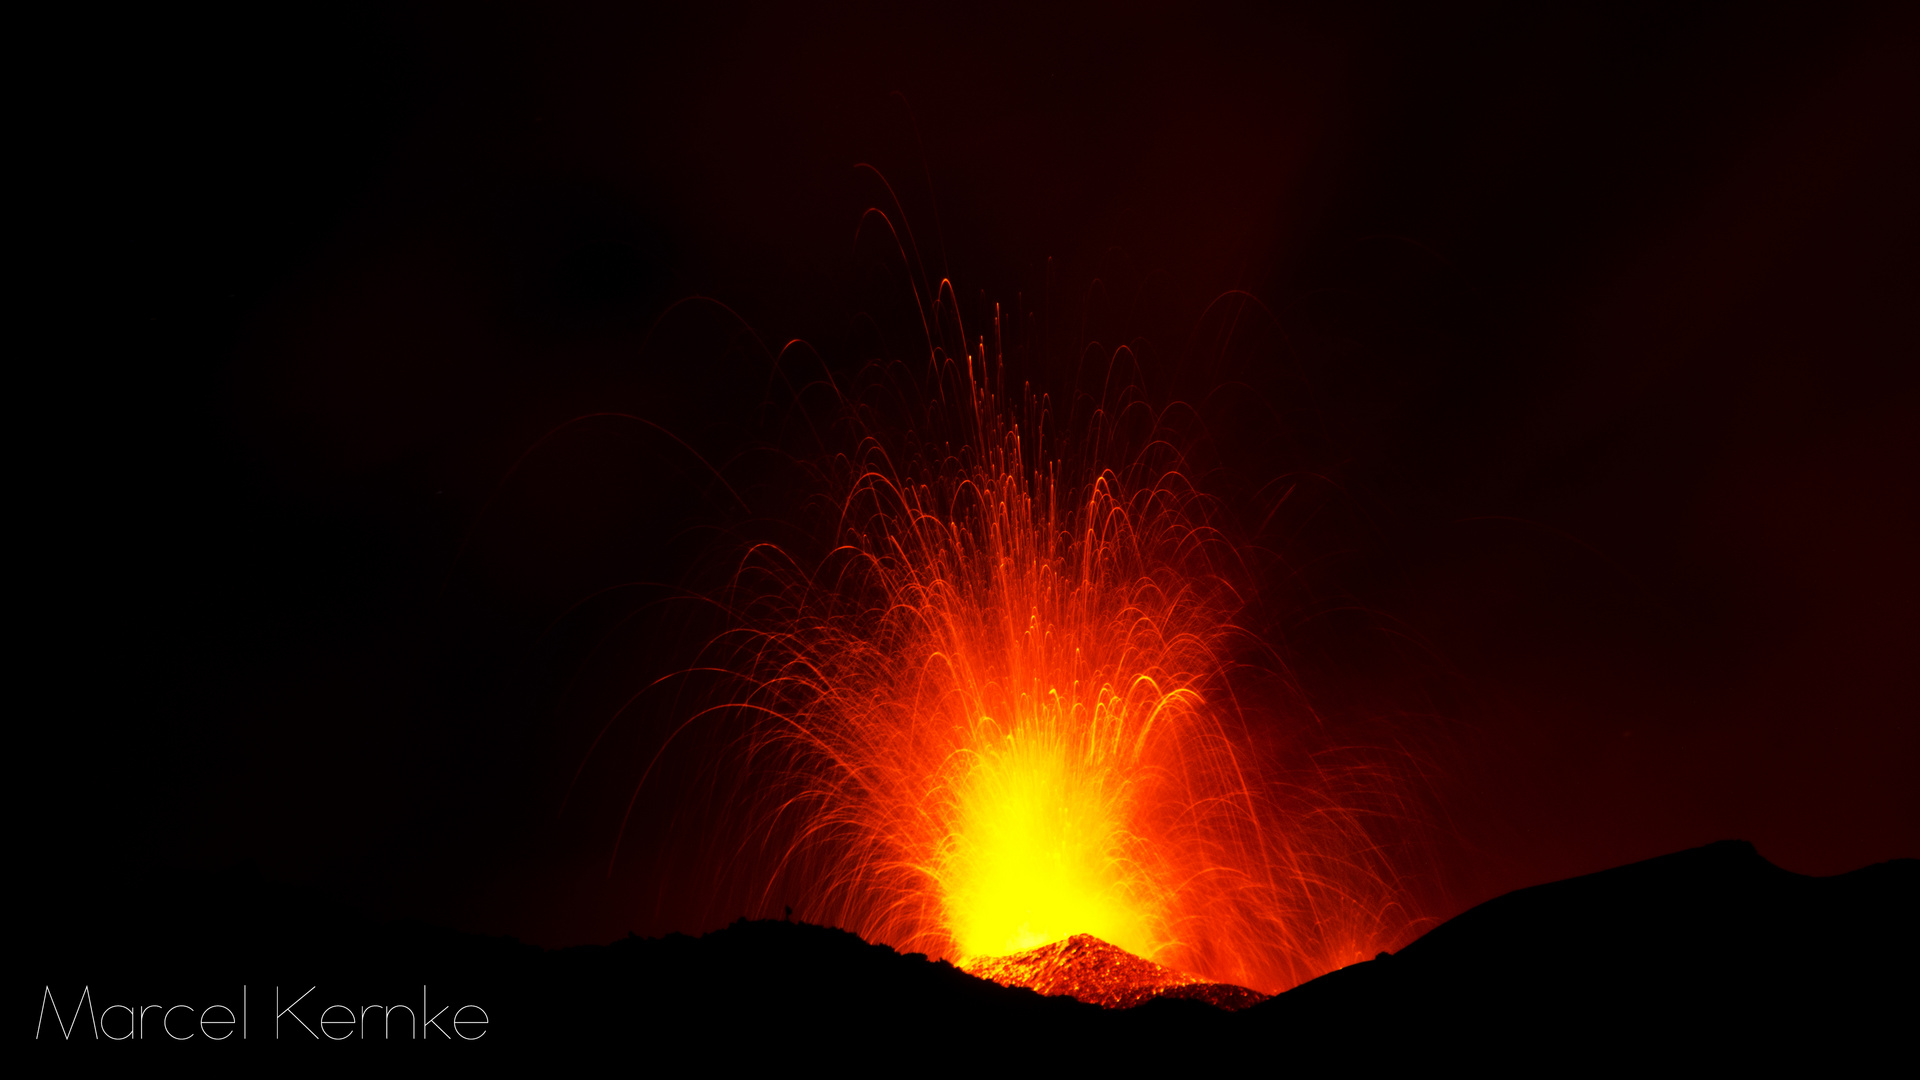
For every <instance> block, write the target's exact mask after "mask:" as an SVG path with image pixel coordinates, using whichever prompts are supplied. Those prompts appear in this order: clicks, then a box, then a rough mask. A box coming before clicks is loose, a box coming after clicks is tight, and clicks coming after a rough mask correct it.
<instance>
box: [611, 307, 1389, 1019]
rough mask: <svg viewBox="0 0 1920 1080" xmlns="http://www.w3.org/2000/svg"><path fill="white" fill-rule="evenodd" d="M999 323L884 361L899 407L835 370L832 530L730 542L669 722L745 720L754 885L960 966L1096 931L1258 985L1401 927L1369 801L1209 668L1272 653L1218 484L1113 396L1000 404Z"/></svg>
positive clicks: (740, 807) (740, 798) (808, 912)
mask: <svg viewBox="0 0 1920 1080" xmlns="http://www.w3.org/2000/svg"><path fill="white" fill-rule="evenodd" d="M937 295H938V296H939V297H940V298H941V301H940V302H939V303H938V304H937V305H936V306H937V307H939V308H940V309H942V319H941V322H942V323H951V325H952V326H954V327H955V328H956V329H958V328H959V326H960V324H959V317H958V305H957V304H956V303H953V301H952V292H951V290H950V287H949V286H947V285H946V283H944V282H943V283H942V286H941V288H940V290H939V291H938V293H937ZM949 316H950V318H949ZM962 333H964V332H963V331H962ZM958 340H959V341H965V340H966V338H965V337H964V336H959V337H958ZM1000 341H1001V327H1000V317H999V314H998V312H997V310H996V312H995V314H994V316H993V318H992V326H991V329H990V331H989V332H988V333H982V334H980V335H979V336H977V337H975V338H974V340H973V342H972V345H971V347H960V348H954V349H952V350H951V351H948V350H946V349H943V348H940V347H938V346H936V347H933V348H932V349H931V350H930V354H931V355H930V359H929V365H928V367H927V369H926V375H925V377H924V378H923V379H921V380H917V381H915V380H906V384H907V388H906V389H905V390H904V391H899V380H896V391H898V396H899V400H901V401H904V402H906V403H907V405H908V406H909V407H908V408H907V409H906V410H905V411H907V412H909V413H910V414H913V415H914V416H915V419H914V422H913V423H912V424H911V425H890V424H883V423H880V422H877V421H876V419H875V417H877V416H878V415H880V413H881V412H882V411H884V410H878V409H876V408H874V407H873V406H872V403H871V402H862V401H855V400H848V399H847V398H845V397H842V396H840V391H839V390H838V388H833V389H832V391H831V392H832V393H833V394H834V395H835V397H836V399H837V401H838V402H839V406H838V408H839V413H840V417H841V419H842V420H843V421H844V422H845V423H847V424H848V425H851V427H850V430H852V431H853V432H854V436H853V437H852V438H850V439H849V441H848V443H847V445H849V446H852V447H855V448H854V449H851V450H848V451H846V452H843V453H841V454H838V455H830V456H831V457H832V460H833V463H834V464H833V467H832V468H831V469H829V470H827V471H829V472H831V473H833V474H834V475H835V476H837V477H838V478H839V479H838V480H837V481H836V483H837V485H838V488H837V490H838V494H837V495H835V496H834V498H833V499H832V501H831V505H832V512H831V514H829V515H826V516H825V517H826V518H827V519H829V520H831V521H832V523H833V528H834V529H836V530H837V532H836V534H835V536H834V538H833V543H832V544H831V545H829V546H828V553H827V554H826V555H825V556H824V557H823V558H819V559H817V560H814V561H812V562H811V563H810V564H803V563H802V562H801V561H800V560H799V559H798V558H796V557H795V556H794V555H792V554H791V553H790V552H789V550H788V549H787V548H785V547H782V546H778V545H773V544H762V545H758V546H755V547H753V548H752V549H751V550H750V551H749V552H748V554H747V555H746V556H745V557H744V558H743V559H742V560H741V562H740V563H739V565H738V567H737V570H736V571H735V572H734V573H733V575H732V579H731V582H730V583H729V585H728V586H727V588H726V589H725V590H723V592H722V595H721V605H722V607H723V608H724V609H725V610H726V611H727V612H728V616H727V617H728V620H729V623H730V628H729V629H727V630H726V631H725V632H723V633H721V634H720V635H719V636H718V637H717V638H715V639H714V640H713V641H712V642H711V643H710V644H709V645H708V646H707V647H706V649H705V650H704V652H703V655H702V657H701V659H700V661H699V662H698V663H697V664H696V665H695V667H696V668H697V669H700V670H704V671H708V672H724V673H727V674H728V676H729V679H730V682H729V685H730V686H732V687H733V689H732V690H730V691H728V692H727V693H725V694H723V695H722V698H723V699H722V700H718V701H714V702H711V703H709V704H707V705H705V706H703V707H701V708H699V709H696V710H694V711H693V717H692V719H689V720H687V721H686V722H685V723H683V724H682V725H681V730H686V729H687V727H689V726H691V725H693V724H694V723H695V722H697V721H702V720H713V719H714V718H716V717H718V716H721V715H723V714H724V715H730V716H732V717H733V718H734V719H735V720H736V721H738V723H739V726H738V727H737V728H736V729H734V730H735V731H736V732H737V735H736V736H735V737H734V738H733V741H732V742H731V744H730V754H729V757H730V759H731V760H733V762H734V764H735V765H737V766H738V768H737V770H735V772H736V787H735V788H734V789H733V791H734V796H733V797H732V798H730V799H727V800H726V801H728V802H729V803H730V804H731V805H730V806H729V807H728V808H727V812H728V813H731V814H736V815H739V816H740V818H741V822H742V823H743V824H744V826H745V827H744V828H742V829H739V830H736V835H738V836H742V837H747V838H748V839H744V840H742V842H741V849H740V851H737V852H736V853H735V854H736V856H739V857H740V858H742V859H745V858H746V854H747V852H748V850H749V849H755V853H754V858H755V859H757V860H758V862H757V863H756V864H755V865H756V866H758V867H759V869H758V870H756V873H757V874H758V875H759V880H760V892H761V896H762V901H763V904H764V906H765V907H767V908H771V909H773V910H778V905H779V901H780V899H782V898H791V897H800V898H801V903H802V907H803V911H802V914H803V916H804V917H807V918H810V919H815V920H819V921H826V922H832V923H838V924H840V925H843V926H846V927H848V928H849V929H852V930H855V931H856V932H858V933H860V934H861V935H862V936H864V937H866V938H868V939H869V940H876V941H882V942H886V943H889V944H893V945H895V946H896V947H899V948H902V949H904V950H913V951H921V952H926V953H929V954H932V955H935V956H948V957H951V958H953V959H955V960H956V961H959V962H967V961H969V960H977V959H979V958H982V957H993V956H1000V955H1004V954H1009V953H1015V952H1019V951H1021V950H1026V949H1029V948H1032V947H1034V946H1040V945H1044V944H1047V943H1050V942H1058V941H1062V940H1065V939H1068V938H1071V937H1074V936H1075V935H1082V934H1085V935H1092V936H1094V937H1096V938H1099V939H1101V940H1103V941H1105V942H1109V943H1112V944H1113V945H1116V946H1118V947H1120V948H1122V949H1125V950H1127V951H1128V952H1131V953H1133V954H1136V955H1138V956H1140V957H1145V958H1149V959H1151V960H1153V961H1155V962H1158V963H1161V964H1164V965H1167V966H1170V967H1172V968H1175V969H1178V970H1180V971H1187V972H1196V973H1200V974H1203V975H1205V976H1206V977H1207V978H1210V979H1213V980H1217V981H1220V982H1231V983H1236V984H1239V985H1244V986H1251V987H1257V988H1262V989H1266V990H1276V989H1283V988H1285V987H1287V986H1291V985H1294V984H1295V983H1298V982H1300V981H1303V980H1304V979H1306V978H1310V977H1312V976H1314V975H1317V974H1320V973H1321V972H1324V971H1326V970H1329V969H1331V968H1333V967H1337V966H1340V965H1342V964H1344V963H1349V962H1352V961H1353V960H1356V959H1360V958H1362V957H1365V956H1370V955H1372V950H1373V949H1374V948H1375V947H1376V946H1377V945H1380V944H1384V943H1385V942H1383V939H1384V938H1387V937H1392V936H1395V935H1397V934H1398V933H1399V931H1401V930H1402V929H1404V925H1403V924H1401V923H1394V922H1393V913H1394V912H1395V911H1396V910H1398V909H1397V908H1396V906H1395V904H1394V901H1393V899H1392V889H1391V888H1390V887H1389V886H1388V885H1387V877H1386V875H1385V874H1384V873H1383V872H1382V870H1381V868H1380V866H1379V865H1378V862H1377V859H1375V857H1374V853H1376V852H1377V851H1378V849H1379V847H1378V844H1377V843H1376V842H1375V841H1374V840H1372V839H1370V838H1369V836H1368V835H1367V830H1366V828H1364V827H1363V822H1364V820H1365V815H1364V814H1362V813H1360V812H1359V811H1358V810H1357V809H1355V808H1354V806H1352V805H1345V804H1343V803H1342V802H1341V800H1340V799H1338V798H1335V797H1334V796H1333V794H1332V793H1331V792H1330V791H1329V790H1327V785H1326V784H1324V783H1320V782H1318V781H1324V780H1325V779H1326V778H1327V776H1328V775H1330V774H1329V773H1328V772H1327V771H1326V769H1325V768H1324V766H1323V764H1322V763H1317V762H1316V761H1314V760H1312V759H1311V756H1310V755H1308V757H1307V759H1306V764H1305V766H1304V772H1305V773H1306V774H1310V775H1306V776H1305V778H1304V779H1303V778H1302V775H1297V774H1299V773H1301V772H1302V770H1301V769H1296V770H1294V771H1293V772H1291V773H1289V772H1287V771H1285V770H1284V769H1279V768H1278V767H1277V766H1276V764H1275V763H1274V762H1273V761H1271V760H1267V759H1266V758H1265V757H1263V755H1262V754H1261V753H1259V752H1256V750H1255V749H1254V748H1255V741H1254V739H1253V738H1252V734H1253V729H1254V728H1255V727H1258V726H1261V725H1265V726H1267V727H1272V726H1273V725H1275V724H1284V723H1285V722H1286V720H1287V717H1286V716H1285V715H1282V713H1283V712H1284V710H1282V709H1280V708H1279V707H1278V706H1272V705H1270V704H1262V703H1254V704H1250V703H1248V702H1245V701H1243V700H1242V695H1241V694H1240V693H1238V692H1237V691H1236V679H1235V673H1236V671H1240V670H1243V669H1250V668H1253V667H1259V668H1262V669H1263V670H1264V671H1266V672H1267V673H1268V674H1272V673H1274V672H1275V671H1276V670H1279V668H1280V667H1281V665H1279V662H1278V660H1277V659H1276V658H1275V657H1274V654H1273V652H1272V650H1271V649H1269V648H1267V647H1266V646H1265V645H1264V644H1263V643H1262V642H1260V641H1258V640H1257V639H1256V638H1255V636H1254V635H1251V634H1249V633H1246V632H1244V631H1243V630H1242V629H1240V627H1239V626H1238V625H1237V623H1236V618H1237V616H1238V615H1239V613H1240V612H1241V611H1242V610H1243V609H1244V607H1245V605H1246V603H1247V597H1248V589H1249V586H1248V585H1247V582H1248V580H1249V579H1250V575H1249V574H1248V573H1247V572H1246V567H1245V566H1244V562H1243V559H1242V558H1241V553H1240V552H1239V551H1238V550H1236V548H1235V546H1234V544H1233V543H1232V542H1231V540H1230V538H1229V537H1228V536H1227V535H1226V534H1225V533H1224V532H1223V531H1222V528H1221V527H1220V526H1218V525H1217V524H1216V518H1217V517H1219V514H1218V511H1219V509H1220V508H1219V506H1218V504H1217V503H1216V502H1215V501H1214V500H1211V499H1209V498H1208V497H1207V496H1205V495H1204V494H1203V493H1202V492H1200V491H1199V490H1198V489H1197V488H1196V487H1195V485H1194V484H1193V483H1192V482H1190V480H1189V477H1188V476H1187V474H1186V472H1185V471H1184V468H1183V466H1184V462H1183V459H1182V457H1181V454H1180V453H1179V451H1178V449H1177V447H1176V445H1175V443H1174V442H1173V441H1172V440H1170V439H1168V438H1167V437H1166V436H1165V432H1164V430H1162V429H1161V428H1160V427H1159V424H1158V420H1157V419H1156V418H1155V417H1154V416H1153V415H1152V412H1151V410H1150V409H1147V408H1146V407H1145V406H1144V405H1143V404H1142V403H1140V402H1139V401H1138V400H1133V401H1130V402H1124V403H1121V404H1119V405H1115V404H1114V403H1112V402H1108V403H1105V406H1104V407H1102V408H1097V409H1094V410H1092V412H1091V419H1090V420H1087V421H1086V422H1084V423H1081V424H1079V425H1077V430H1074V431H1070V432H1068V433H1067V436H1068V437H1061V436H1057V435H1056V434H1055V433H1054V432H1053V431H1052V430H1051V428H1050V425H1052V424H1053V423H1054V422H1055V421H1054V419H1053V417H1052V414H1051V411H1050V406H1049V404H1048V401H1047V400H1046V399H1045V398H1044V397H1041V396H1038V395H1034V394H1032V393H1030V392H1023V393H1022V396H1021V397H1020V399H1019V400H1017V401H1011V402H1010V401H1009V400H1008V399H1007V397H1006V394H1005V391H1004V385H1005V370H1006V362H1005V356H1004V353H1003V350H1002V347H1001V345H1000ZM916 402H917V403H919V404H918V405H917V407H914V405H915V403H916ZM903 426H910V427H911V430H909V431H904V432H903V431H901V430H898V429H899V428H900V427H903ZM1125 432H1131V434H1124V433H1125ZM1250 658H1251V659H1250ZM1282 674H1284V672H1282ZM1300 722H1301V723H1304V724H1307V725H1309V726H1310V725H1311V724H1312V723H1314V722H1315V721H1313V720H1312V718H1310V717H1308V718H1305V719H1302V720H1301V721H1300ZM1268 742H1269V743H1271V742H1272V740H1268ZM659 761H660V758H659V757H657V756H656V758H655V764H656V765H658V763H659ZM649 771H651V769H650V770H649ZM642 782H643V783H644V782H645V781H644V780H643V781H642ZM769 852H770V853H771V854H770V855H769V854H767V853H769ZM1370 860H1373V861H1370ZM769 863H771V866H772V869H771V870H770V871H769V870H768V869H767V866H768V865H769Z"/></svg>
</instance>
